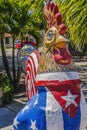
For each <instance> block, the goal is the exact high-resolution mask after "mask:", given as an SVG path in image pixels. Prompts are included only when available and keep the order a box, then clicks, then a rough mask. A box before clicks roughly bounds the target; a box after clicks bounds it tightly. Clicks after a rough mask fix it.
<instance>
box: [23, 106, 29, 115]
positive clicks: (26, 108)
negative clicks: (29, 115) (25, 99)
mask: <svg viewBox="0 0 87 130" xmlns="http://www.w3.org/2000/svg"><path fill="white" fill-rule="evenodd" d="M29 107H30V105H26V106H25V107H24V108H23V109H22V114H23V113H24V112H25V111H26V110H28V109H29Z"/></svg>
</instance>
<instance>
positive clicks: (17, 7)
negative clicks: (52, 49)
mask: <svg viewBox="0 0 87 130" xmlns="http://www.w3.org/2000/svg"><path fill="white" fill-rule="evenodd" d="M31 6H32V3H31V2H29V1H28V0H25V1H24V0H21V1H20V0H15V1H12V0H4V1H0V9H1V15H0V17H1V21H0V22H1V25H2V26H3V27H2V28H1V27H0V30H1V36H2V34H4V33H5V32H9V33H11V34H12V36H13V49H12V64H13V71H12V72H13V75H11V72H10V69H9V63H8V60H6V59H7V57H6V53H5V48H4V46H3V45H4V44H3V37H1V45H2V46H1V47H2V55H3V61H4V65H5V69H6V73H7V75H8V77H9V79H10V81H11V84H12V85H13V86H14V90H15V91H17V90H18V84H19V79H20V68H19V67H18V69H17V71H16V69H15V58H14V53H15V50H14V40H15V38H16V36H18V35H19V34H20V35H21V36H22V35H23V34H26V33H29V34H32V35H33V36H34V37H35V38H36V41H37V44H38V42H41V34H40V31H39V29H38V27H37V26H36V21H34V20H33V21H32V19H31V18H30V12H29V11H30V10H29V9H30V7H31ZM2 21H3V22H2ZM2 23H3V24H2ZM37 33H38V34H37ZM37 35H38V36H37Z"/></svg>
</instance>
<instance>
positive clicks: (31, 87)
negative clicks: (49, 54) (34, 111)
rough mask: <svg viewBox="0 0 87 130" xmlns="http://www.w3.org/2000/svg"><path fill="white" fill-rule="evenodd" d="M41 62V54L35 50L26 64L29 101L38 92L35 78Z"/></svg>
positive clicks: (26, 84)
mask: <svg viewBox="0 0 87 130" xmlns="http://www.w3.org/2000/svg"><path fill="white" fill-rule="evenodd" d="M39 60H40V55H39V52H38V51H37V50H34V51H33V52H32V53H31V54H30V56H29V57H28V59H27V62H26V77H25V86H26V95H27V98H28V100H29V99H30V98H31V97H32V96H33V95H34V94H35V93H36V92H37V91H36V89H35V78H36V73H37V68H38V63H39Z"/></svg>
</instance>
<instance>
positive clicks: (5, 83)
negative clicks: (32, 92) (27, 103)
mask: <svg viewBox="0 0 87 130" xmlns="http://www.w3.org/2000/svg"><path fill="white" fill-rule="evenodd" d="M0 87H2V88H3V104H7V103H9V102H10V101H11V99H12V97H13V86H12V85H11V84H10V81H9V79H8V77H7V75H6V74H2V73H1V74H0Z"/></svg>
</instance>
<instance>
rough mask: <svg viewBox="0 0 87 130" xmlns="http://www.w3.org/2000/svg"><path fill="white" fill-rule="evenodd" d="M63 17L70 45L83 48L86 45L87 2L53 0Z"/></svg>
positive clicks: (86, 0)
mask: <svg viewBox="0 0 87 130" xmlns="http://www.w3.org/2000/svg"><path fill="white" fill-rule="evenodd" d="M55 1H56V3H57V4H58V6H59V10H60V12H61V13H62V15H63V20H64V21H65V23H66V25H67V28H68V32H69V33H70V39H71V42H72V45H73V46H75V47H76V48H83V47H84V45H85V44H87V0H81V1H80V0H78V1H77V0H55Z"/></svg>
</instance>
